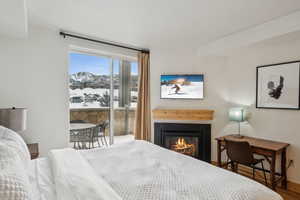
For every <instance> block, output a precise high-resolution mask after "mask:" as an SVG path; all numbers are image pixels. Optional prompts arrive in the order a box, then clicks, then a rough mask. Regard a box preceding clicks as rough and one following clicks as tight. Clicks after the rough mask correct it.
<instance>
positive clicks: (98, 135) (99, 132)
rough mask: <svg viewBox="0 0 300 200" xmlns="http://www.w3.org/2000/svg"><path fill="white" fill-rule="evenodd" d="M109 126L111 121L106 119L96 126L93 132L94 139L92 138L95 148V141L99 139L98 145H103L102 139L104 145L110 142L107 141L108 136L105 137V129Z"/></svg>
mask: <svg viewBox="0 0 300 200" xmlns="http://www.w3.org/2000/svg"><path fill="white" fill-rule="evenodd" d="M108 126H109V121H108V120H107V121H104V122H103V123H101V124H98V125H97V126H96V127H95V128H94V132H93V140H92V146H93V148H94V142H95V141H97V143H98V147H101V145H100V141H101V144H102V145H105V146H108V143H107V141H106V137H105V130H106V128H107V127H108Z"/></svg>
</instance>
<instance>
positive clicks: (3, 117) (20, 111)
mask: <svg viewBox="0 0 300 200" xmlns="http://www.w3.org/2000/svg"><path fill="white" fill-rule="evenodd" d="M26 119H27V109H26V108H4V109H0V125H1V126H4V127H6V128H9V129H12V130H14V131H16V132H18V131H24V130H25V129H26Z"/></svg>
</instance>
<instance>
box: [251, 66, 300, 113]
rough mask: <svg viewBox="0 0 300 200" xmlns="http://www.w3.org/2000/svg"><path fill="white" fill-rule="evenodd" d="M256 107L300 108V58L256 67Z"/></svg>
mask: <svg viewBox="0 0 300 200" xmlns="http://www.w3.org/2000/svg"><path fill="white" fill-rule="evenodd" d="M256 108H261V109H286V110H299V109H300V60H298V61H292V62H283V63H276V64H269V65H262V66H257V67H256Z"/></svg>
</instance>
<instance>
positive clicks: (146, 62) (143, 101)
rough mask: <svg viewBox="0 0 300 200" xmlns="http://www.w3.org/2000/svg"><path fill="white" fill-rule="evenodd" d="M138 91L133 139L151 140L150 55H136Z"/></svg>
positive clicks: (141, 53) (143, 53) (142, 53)
mask: <svg viewBox="0 0 300 200" xmlns="http://www.w3.org/2000/svg"><path fill="white" fill-rule="evenodd" d="M138 65H139V89H138V101H137V109H136V120H135V130H134V137H135V139H137V140H146V141H150V140H151V108H150V55H149V53H145V52H140V53H139V54H138Z"/></svg>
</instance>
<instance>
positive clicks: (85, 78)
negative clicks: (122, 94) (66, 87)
mask: <svg viewBox="0 0 300 200" xmlns="http://www.w3.org/2000/svg"><path fill="white" fill-rule="evenodd" d="M99 77H100V76H97V75H95V74H93V73H90V72H78V73H76V74H71V75H70V82H77V81H79V82H92V81H95V80H96V79H98V78H99Z"/></svg>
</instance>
